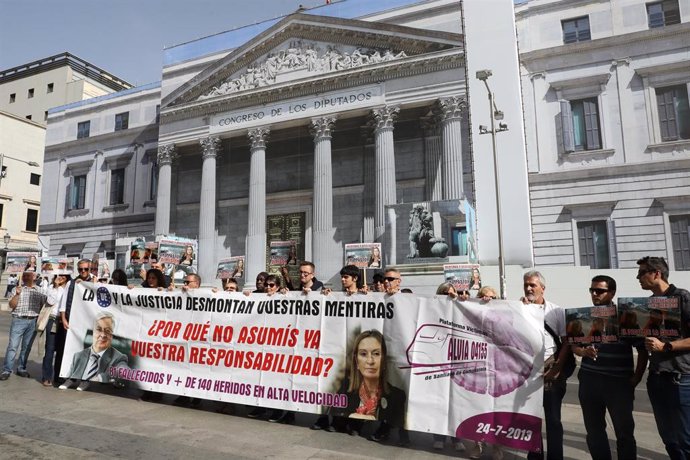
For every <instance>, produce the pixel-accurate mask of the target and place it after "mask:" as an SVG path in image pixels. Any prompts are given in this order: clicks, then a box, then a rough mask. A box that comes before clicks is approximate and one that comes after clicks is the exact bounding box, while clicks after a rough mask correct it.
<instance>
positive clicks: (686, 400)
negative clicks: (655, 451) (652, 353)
mask: <svg viewBox="0 0 690 460" xmlns="http://www.w3.org/2000/svg"><path fill="white" fill-rule="evenodd" d="M647 393H648V394H649V401H650V402H651V403H652V409H653V410H654V419H655V420H656V428H657V430H659V436H661V440H662V441H663V442H664V445H665V446H666V452H667V453H668V456H669V457H670V458H671V460H676V459H678V460H680V459H687V458H690V374H680V373H674V372H661V373H658V374H656V373H654V372H653V371H650V372H649V377H648V378H647Z"/></svg>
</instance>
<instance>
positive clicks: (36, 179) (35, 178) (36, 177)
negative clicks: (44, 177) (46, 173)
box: [29, 173, 41, 185]
mask: <svg viewBox="0 0 690 460" xmlns="http://www.w3.org/2000/svg"><path fill="white" fill-rule="evenodd" d="M29 183H30V184H31V185H41V175H40V174H36V173H31V178H30V179H29Z"/></svg>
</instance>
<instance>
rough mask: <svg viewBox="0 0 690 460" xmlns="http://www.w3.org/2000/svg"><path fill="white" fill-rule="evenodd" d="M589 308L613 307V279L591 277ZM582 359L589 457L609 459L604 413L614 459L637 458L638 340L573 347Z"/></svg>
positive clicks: (642, 358) (641, 367)
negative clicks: (615, 454) (614, 449)
mask: <svg viewBox="0 0 690 460" xmlns="http://www.w3.org/2000/svg"><path fill="white" fill-rule="evenodd" d="M589 294H590V295H591V297H592V305H594V306H595V307H606V306H610V307H615V303H614V302H613V298H614V297H615V296H616V280H614V279H613V278H611V277H610V276H606V275H597V276H595V277H594V278H592V284H591V285H590V288H589ZM633 346H634V347H635V348H637V365H636V366H635V368H633V352H632V347H633ZM573 352H574V353H575V354H576V355H577V356H581V357H582V363H581V364H580V372H579V374H578V376H577V377H578V379H579V381H580V386H579V398H580V407H581V408H582V418H583V420H584V423H585V429H586V430H587V447H588V448H589V453H590V455H591V456H592V458H611V449H610V448H609V440H608V436H607V434H606V411H607V410H608V412H609V415H610V417H611V422H612V423H613V430H614V431H615V433H616V447H617V450H618V458H637V444H636V441H635V421H634V419H633V401H634V400H635V387H636V386H637V384H638V383H640V380H642V376H643V375H644V371H645V368H646V366H647V352H646V351H645V349H644V343H643V342H642V341H641V340H628V341H625V340H621V341H619V342H617V343H602V344H591V345H589V346H587V347H581V346H573Z"/></svg>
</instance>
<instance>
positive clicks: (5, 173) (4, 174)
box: [0, 166, 7, 177]
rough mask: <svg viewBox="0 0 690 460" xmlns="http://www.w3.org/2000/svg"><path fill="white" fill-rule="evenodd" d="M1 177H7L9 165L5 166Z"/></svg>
mask: <svg viewBox="0 0 690 460" xmlns="http://www.w3.org/2000/svg"><path fill="white" fill-rule="evenodd" d="M0 177H7V166H3V167H2V170H1V171H0Z"/></svg>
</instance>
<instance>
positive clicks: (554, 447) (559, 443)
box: [522, 270, 572, 460]
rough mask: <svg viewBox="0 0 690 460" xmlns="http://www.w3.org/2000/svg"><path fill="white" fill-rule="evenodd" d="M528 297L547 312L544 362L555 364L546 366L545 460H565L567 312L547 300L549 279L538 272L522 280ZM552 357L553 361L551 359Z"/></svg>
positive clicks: (526, 299)
mask: <svg viewBox="0 0 690 460" xmlns="http://www.w3.org/2000/svg"><path fill="white" fill-rule="evenodd" d="M522 279H523V289H524V293H525V296H524V297H523V298H522V302H523V303H525V304H527V306H531V307H534V308H540V309H542V310H543V311H544V348H545V350H544V360H545V361H547V362H552V363H553V365H550V366H549V365H545V373H544V422H545V424H546V458H547V459H548V460H562V459H563V424H562V423H561V405H562V403H563V397H564V396H565V391H566V380H567V378H568V377H569V376H568V375H565V373H563V370H564V369H563V365H564V363H565V362H566V358H567V357H568V354H570V356H571V357H572V352H571V351H570V347H569V346H568V344H567V343H566V344H563V346H561V342H560V337H565V310H563V308H561V307H559V306H558V305H556V304H554V303H552V302H549V301H547V300H546V299H545V298H544V291H545V290H546V280H545V279H544V276H543V275H542V274H541V273H540V272H538V271H536V270H533V271H529V272H527V273H525V274H524V275H523V277H522ZM550 358H553V359H550ZM547 368H548V369H547ZM543 450H544V449H542V452H530V453H529V454H528V455H527V458H528V459H529V460H535V459H543V458H544V453H543Z"/></svg>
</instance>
